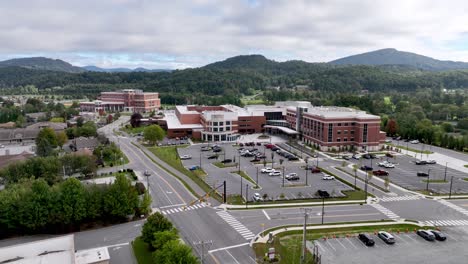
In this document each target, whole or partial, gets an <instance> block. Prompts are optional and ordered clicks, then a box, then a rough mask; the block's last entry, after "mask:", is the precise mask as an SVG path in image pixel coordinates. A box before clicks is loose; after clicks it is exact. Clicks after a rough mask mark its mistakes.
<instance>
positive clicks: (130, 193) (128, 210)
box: [104, 175, 138, 219]
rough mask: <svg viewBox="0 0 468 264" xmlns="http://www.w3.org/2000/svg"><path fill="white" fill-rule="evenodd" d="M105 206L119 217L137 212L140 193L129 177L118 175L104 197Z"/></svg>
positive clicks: (112, 214)
mask: <svg viewBox="0 0 468 264" xmlns="http://www.w3.org/2000/svg"><path fill="white" fill-rule="evenodd" d="M104 208H105V209H106V210H107V212H108V213H109V214H110V215H111V216H113V217H115V218H117V219H121V218H125V217H127V216H130V215H133V214H135V210H136V209H138V194H137V191H136V190H135V188H134V187H133V186H132V185H131V182H130V180H129V179H127V178H126V177H125V176H123V175H118V176H117V177H116V179H115V182H114V184H112V185H111V186H110V188H109V191H108V192H107V194H106V197H105V199H104Z"/></svg>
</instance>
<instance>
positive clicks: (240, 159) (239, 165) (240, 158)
mask: <svg viewBox="0 0 468 264" xmlns="http://www.w3.org/2000/svg"><path fill="white" fill-rule="evenodd" d="M240 163H241V155H240V152H239V171H238V172H239V174H240V166H241V164H240Z"/></svg>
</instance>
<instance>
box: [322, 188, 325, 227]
mask: <svg viewBox="0 0 468 264" xmlns="http://www.w3.org/2000/svg"><path fill="white" fill-rule="evenodd" d="M324 215H325V196H323V195H322V225H323V216H324Z"/></svg>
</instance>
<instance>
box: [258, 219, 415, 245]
mask: <svg viewBox="0 0 468 264" xmlns="http://www.w3.org/2000/svg"><path fill="white" fill-rule="evenodd" d="M401 224H413V225H417V226H420V227H423V226H424V225H423V224H421V223H415V222H405V221H404V220H401V221H397V222H375V223H356V224H342V225H315V226H307V227H306V229H307V230H314V229H325V228H343V227H360V226H382V225H401ZM303 229H304V227H302V226H297V227H285V228H281V229H277V230H274V231H272V232H268V233H271V234H272V235H273V236H275V235H277V234H279V233H282V232H285V231H291V230H303ZM265 231H268V230H265ZM262 233H263V232H262ZM257 237H258V239H257V240H255V238H254V239H252V241H255V243H267V241H268V235H265V236H261V234H258V235H257Z"/></svg>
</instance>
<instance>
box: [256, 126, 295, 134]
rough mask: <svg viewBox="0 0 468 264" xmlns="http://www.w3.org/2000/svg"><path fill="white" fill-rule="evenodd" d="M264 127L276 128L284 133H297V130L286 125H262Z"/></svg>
mask: <svg viewBox="0 0 468 264" xmlns="http://www.w3.org/2000/svg"><path fill="white" fill-rule="evenodd" d="M264 128H270V129H278V130H280V131H281V132H283V133H286V134H288V135H299V132H297V131H296V130H293V129H290V128H287V127H282V126H271V125H266V126H264Z"/></svg>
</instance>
